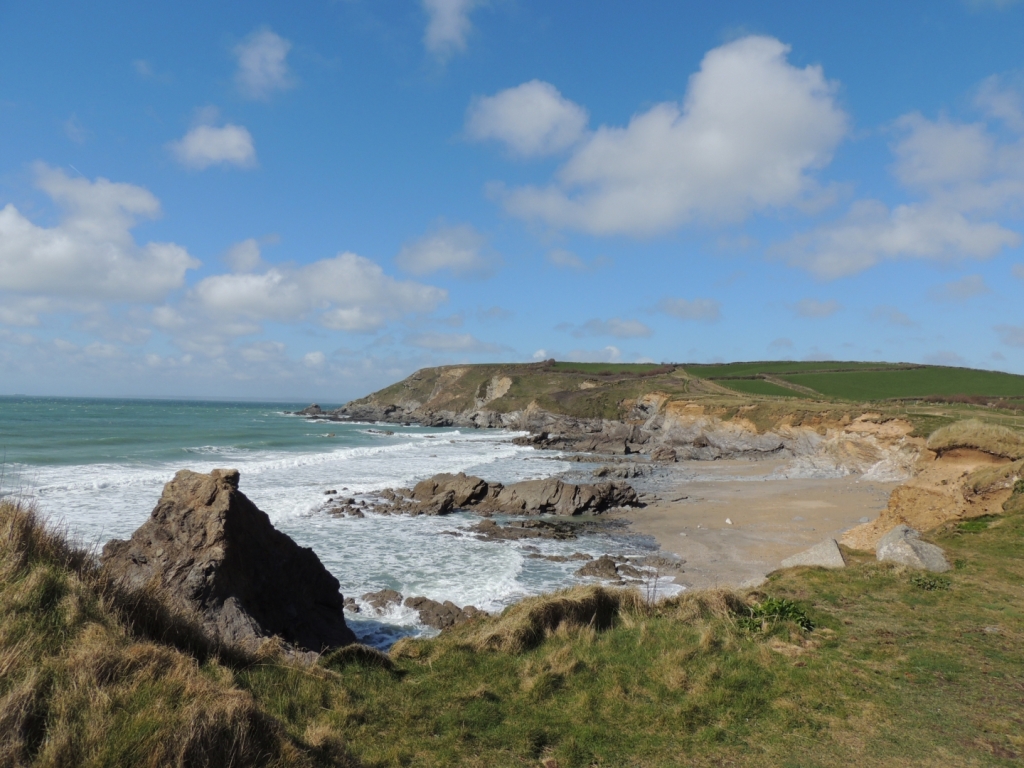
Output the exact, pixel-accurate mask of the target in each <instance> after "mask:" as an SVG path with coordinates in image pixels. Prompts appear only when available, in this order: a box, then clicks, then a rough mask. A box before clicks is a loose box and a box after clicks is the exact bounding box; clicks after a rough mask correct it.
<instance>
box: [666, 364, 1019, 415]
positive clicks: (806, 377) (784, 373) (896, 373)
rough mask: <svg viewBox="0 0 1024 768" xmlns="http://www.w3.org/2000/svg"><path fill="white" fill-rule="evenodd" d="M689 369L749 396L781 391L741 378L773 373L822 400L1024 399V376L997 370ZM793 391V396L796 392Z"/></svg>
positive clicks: (788, 366)
mask: <svg viewBox="0 0 1024 768" xmlns="http://www.w3.org/2000/svg"><path fill="white" fill-rule="evenodd" d="M685 369H686V371H687V373H689V374H691V375H693V376H699V377H701V378H705V379H710V380H712V381H716V382H717V383H719V384H721V385H722V386H725V387H728V388H730V389H734V390H736V391H738V392H744V393H747V394H753V395H757V394H772V395H775V394H783V393H782V392H781V391H777V390H779V389H781V388H778V387H777V386H775V387H772V386H769V384H770V383H769V382H764V384H751V383H750V382H752V381H756V380H755V379H744V378H741V377H749V376H758V375H761V374H769V375H772V376H775V377H777V378H779V379H782V380H784V381H788V382H790V383H792V384H796V385H799V386H801V387H807V388H808V389H812V390H814V391H815V392H819V393H820V394H821V396H822V397H823V398H834V399H839V400H855V401H858V402H864V401H871V400H896V399H915V398H927V397H957V396H967V397H982V398H985V397H990V398H994V399H1006V398H1010V399H1016V398H1019V399H1021V400H1022V403H1021V405H1022V406H1024V376H1018V375H1015V374H1011V373H1001V372H999V371H981V370H973V369H969V368H947V367H942V366H934V365H925V366H915V365H909V364H904V363H871V362H867V363H858V362H834V361H831V360H829V361H824V362H785V361H768V362H753V363H727V364H723V365H687V366H685ZM795 395H796V393H790V394H789V396H791V397H792V396H795Z"/></svg>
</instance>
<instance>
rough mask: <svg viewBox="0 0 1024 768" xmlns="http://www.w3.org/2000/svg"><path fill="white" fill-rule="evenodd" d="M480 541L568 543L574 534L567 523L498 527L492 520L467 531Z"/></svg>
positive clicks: (525, 522) (521, 523)
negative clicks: (528, 540) (524, 540)
mask: <svg viewBox="0 0 1024 768" xmlns="http://www.w3.org/2000/svg"><path fill="white" fill-rule="evenodd" d="M469 530H470V531H472V532H473V533H475V534H476V537H477V538H478V539H480V540H481V541H520V540H521V539H555V540H556V541H568V540H572V539H575V538H576V532H575V531H574V530H573V528H572V526H571V525H569V524H567V523H549V522H547V521H546V520H520V521H517V522H511V523H509V524H508V525H498V524H497V523H496V522H494V521H493V520H483V521H481V522H479V523H477V524H476V525H474V526H473V527H471V528H470V529H469Z"/></svg>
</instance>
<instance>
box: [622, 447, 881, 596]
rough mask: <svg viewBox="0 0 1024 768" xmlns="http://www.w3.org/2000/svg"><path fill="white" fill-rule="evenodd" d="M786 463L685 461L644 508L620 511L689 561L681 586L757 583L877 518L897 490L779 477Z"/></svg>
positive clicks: (854, 479) (847, 480) (851, 481)
mask: <svg viewBox="0 0 1024 768" xmlns="http://www.w3.org/2000/svg"><path fill="white" fill-rule="evenodd" d="M787 464H788V462H786V461H783V460H770V461H749V460H723V461H715V462H685V463H680V464H677V465H674V466H673V467H672V468H671V471H670V472H669V473H667V475H663V476H662V477H661V479H660V480H659V482H658V483H657V485H656V486H654V487H652V488H651V489H650V490H649V491H648V492H649V493H650V495H649V496H647V497H645V501H647V502H648V503H647V506H646V507H644V508H642V509H636V510H630V511H629V512H626V513H621V514H622V516H623V517H625V518H626V519H628V520H630V522H631V528H632V530H633V531H634V532H636V533H639V534H646V535H649V536H652V537H654V539H656V540H657V542H658V544H659V546H660V547H661V549H662V550H664V551H665V552H671V553H673V554H676V555H678V556H679V557H680V558H682V559H683V560H684V561H685V564H684V565H683V571H682V573H680V574H679V575H678V576H677V577H676V581H677V582H679V583H680V584H682V585H685V586H687V587H689V588H698V589H699V588H707V587H717V586H722V587H739V586H753V585H756V584H757V583H759V582H760V581H761V580H762V579H763V578H764V576H765V575H766V574H768V573H770V572H771V571H773V570H775V569H777V568H778V567H779V565H780V563H781V562H782V560H783V559H785V558H787V557H789V556H790V555H793V554H796V553H797V552H801V551H803V550H805V549H807V548H809V547H811V546H813V545H815V544H817V543H819V542H820V541H822V540H824V539H827V538H833V539H839V538H840V537H841V535H842V533H843V532H844V531H846V530H848V529H850V528H852V527H853V526H855V525H858V524H860V523H862V522H867V521H869V520H873V519H875V518H876V517H877V516H878V514H879V513H880V512H881V511H882V510H883V509H884V508H885V506H886V502H887V501H888V498H889V494H890V493H891V492H892V490H893V489H894V488H895V487H896V484H895V483H874V482H868V481H865V480H863V479H862V477H861V476H860V475H849V476H847V477H841V478H796V479H785V478H782V479H780V478H779V477H778V474H776V473H778V472H779V471H780V470H783V469H784V468H785V467H786V465H787ZM640 485H643V484H642V483H639V484H638V487H639V486H640Z"/></svg>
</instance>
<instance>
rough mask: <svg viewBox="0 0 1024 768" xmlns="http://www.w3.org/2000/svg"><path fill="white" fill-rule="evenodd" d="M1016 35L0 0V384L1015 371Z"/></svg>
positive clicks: (1019, 96)
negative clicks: (539, 371) (530, 369)
mask: <svg viewBox="0 0 1024 768" xmlns="http://www.w3.org/2000/svg"><path fill="white" fill-rule="evenodd" d="M150 6H151V7H150ZM1021 40H1024V2H1014V1H1013V0H988V1H985V0H929V1H928V2H911V1H908V2H902V3H898V4H894V3H882V2H858V3H843V4H841V3H829V4H821V3H811V2H779V3H771V4H768V3H763V2H761V3H758V2H730V3H717V4H707V3H688V2H678V1H674V2H648V3H642V4H637V3H625V2H607V3H583V2H536V1H534V0H334V1H333V2H309V3H304V4H302V5H301V8H298V9H296V7H295V6H294V4H292V5H285V4H282V3H263V2H251V3H246V4H226V3H209V2H207V3H194V2H181V3H177V4H174V5H173V6H171V5H165V6H162V7H156V6H155V5H154V4H139V3H131V4H129V3H125V2H96V3H89V4H81V3H66V2H65V3H54V2H39V3H32V4H28V3H23V4H14V3H6V4H2V5H0V371H2V375H0V394H15V393H24V394H63V395H111V396H178V395H181V396H216V397H245V398H288V399H297V400H303V399H317V400H320V401H324V402H338V401H343V400H346V399H349V398H351V397H356V396H360V395H363V394H366V393H367V392H369V391H371V390H373V389H376V388H378V387H380V386H383V385H386V384H388V383H390V382H391V381H394V380H396V379H399V378H401V377H403V376H405V375H407V374H408V373H410V372H411V371H412V370H414V369H416V368H418V367H421V366H425V365H436V364H445V363H460V362H489V361H498V360H502V361H505V360H508V361H530V360H534V359H544V358H547V357H556V358H558V359H572V360H609V361H622V362H632V361H638V360H653V361H659V362H660V361H674V362H708V361H727V360H750V359H830V358H831V359H837V360H849V359H856V360H890V361H897V360H902V361H913V362H935V363H942V364H950V365H969V366H973V367H980V368H991V369H998V370H1006V371H1012V372H1016V373H1024V302H1022V301H1021V299H1022V296H1024V248H1022V242H1024V238H1022V232H1024V48H1022V46H1021V44H1020V41H1021Z"/></svg>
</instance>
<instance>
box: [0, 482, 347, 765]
mask: <svg viewBox="0 0 1024 768" xmlns="http://www.w3.org/2000/svg"><path fill="white" fill-rule="evenodd" d="M222 658H229V659H230V660H231V661H232V662H236V663H238V662H240V661H241V660H242V659H243V656H242V655H241V654H239V653H236V652H234V651H231V650H230V649H224V648H221V647H220V646H218V645H216V644H214V643H213V642H212V641H210V640H209V639H208V638H206V637H205V635H203V634H202V632H201V629H200V628H199V626H198V624H197V623H195V622H194V621H193V620H192V619H191V617H188V616H182V615H180V614H178V613H175V612H173V611H171V610H169V609H168V608H167V607H166V606H164V605H162V604H161V603H160V601H159V599H158V598H157V596H156V595H154V594H151V593H141V594H139V593H132V592H128V591H126V590H123V589H122V588H120V587H119V586H117V585H115V584H112V583H110V582H109V581H108V580H106V579H105V578H104V577H103V575H102V573H101V572H100V571H99V569H98V568H97V566H96V564H95V561H94V559H93V558H91V557H90V556H89V555H88V554H87V553H85V552H83V551H81V550H78V549H76V548H74V547H72V546H71V545H69V544H68V543H67V541H66V540H65V539H64V537H63V536H61V534H60V533H59V532H55V531H53V530H51V529H48V528H47V527H46V526H45V525H44V524H43V522H42V521H41V519H40V518H39V516H38V515H37V514H36V513H35V512H34V510H32V509H31V508H26V507H25V506H23V505H20V504H17V503H11V502H0V765H5V766H6V765H11V766H30V765H82V764H85V763H88V764H96V765H100V764H102V765H137V766H153V767H154V768H156V766H190V767H192V766H194V767H196V768H207V767H209V768H213V766H241V765H246V766H250V765H251V766H257V765H258V766H285V765H298V766H305V765H313V764H315V763H314V762H313V761H311V760H310V758H309V755H308V754H307V752H306V751H305V750H304V748H303V747H302V746H300V744H299V743H298V742H296V741H294V740H293V739H291V738H290V737H289V736H288V735H287V734H286V733H285V731H284V729H283V727H282V726H281V724H280V723H279V722H278V721H277V720H275V719H274V718H272V717H270V716H268V715H267V714H265V713H264V712H263V711H262V710H261V709H260V707H259V705H258V704H257V702H256V700H255V699H254V698H253V696H252V695H251V694H250V693H249V692H247V691H243V690H241V689H239V688H237V687H236V686H235V685H234V683H233V678H232V675H231V673H230V672H229V671H228V670H226V669H225V668H224V667H222V666H220V664H219V661H220V660H221V659H222ZM332 749H333V747H332ZM313 751H314V753H317V749H314V750H313ZM321 751H322V750H321ZM334 751H336V750H334ZM335 762H337V761H335Z"/></svg>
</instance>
